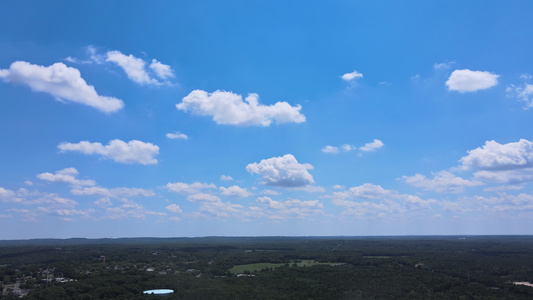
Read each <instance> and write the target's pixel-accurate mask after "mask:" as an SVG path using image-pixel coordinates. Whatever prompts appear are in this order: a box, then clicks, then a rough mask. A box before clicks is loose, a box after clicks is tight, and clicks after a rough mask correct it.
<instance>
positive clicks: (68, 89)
mask: <svg viewBox="0 0 533 300" xmlns="http://www.w3.org/2000/svg"><path fill="white" fill-rule="evenodd" d="M0 78H1V79H2V80H4V81H5V82H9V83H13V84H23V85H27V86H29V87H30V88H31V89H32V90H34V91H37V92H43V93H47V94H50V95H52V96H53V97H54V98H56V100H58V101H71V102H76V103H80V104H84V105H88V106H91V107H93V108H96V109H98V110H100V111H102V112H105V113H112V112H116V111H118V110H120V109H122V108H123V107H124V102H122V100H119V99H117V98H113V97H106V96H100V95H98V93H97V92H96V90H95V89H94V87H93V86H92V85H88V84H87V82H85V80H84V79H83V78H82V77H81V74H80V71H79V70H78V69H75V68H71V67H67V66H66V65H65V64H63V63H55V64H53V65H51V66H48V67H45V66H39V65H33V64H30V63H28V62H25V61H16V62H14V63H12V64H11V66H10V67H9V69H0Z"/></svg>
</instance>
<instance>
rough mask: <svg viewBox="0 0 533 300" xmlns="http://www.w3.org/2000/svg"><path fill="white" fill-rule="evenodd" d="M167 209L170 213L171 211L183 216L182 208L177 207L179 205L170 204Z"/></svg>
mask: <svg viewBox="0 0 533 300" xmlns="http://www.w3.org/2000/svg"><path fill="white" fill-rule="evenodd" d="M165 209H166V210H168V211H171V212H173V213H176V214H181V213H182V211H181V208H180V206H179V205H177V204H170V205H168V206H167V207H165Z"/></svg>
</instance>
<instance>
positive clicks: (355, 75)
mask: <svg viewBox="0 0 533 300" xmlns="http://www.w3.org/2000/svg"><path fill="white" fill-rule="evenodd" d="M341 78H342V80H345V81H352V80H354V79H357V78H363V74H361V73H359V72H357V71H355V70H354V71H353V72H352V73H346V74H344V75H342V76H341Z"/></svg>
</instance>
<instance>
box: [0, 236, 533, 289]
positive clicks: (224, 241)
mask: <svg viewBox="0 0 533 300" xmlns="http://www.w3.org/2000/svg"><path fill="white" fill-rule="evenodd" d="M147 241H156V242H155V243H148V242H147ZM157 241H159V243H158V242H157ZM47 242H48V243H46V244H44V245H43V244H42V243H37V244H24V245H20V244H17V245H4V246H2V247H0V280H1V287H0V288H1V289H2V290H3V293H2V295H1V296H0V299H18V297H19V294H17V293H23V294H24V295H25V296H24V298H25V299H160V298H159V297H157V296H148V295H143V293H142V292H143V291H144V290H149V289H158V288H165V289H173V290H174V291H175V293H174V294H172V295H169V296H167V297H166V298H165V299H502V298H504V299H532V298H533V288H532V287H528V286H521V285H515V284H513V282H518V281H520V282H523V281H526V282H527V281H528V282H533V238H532V237H466V239H458V238H457V237H426V238H420V237H419V238H415V237H406V238H404V239H402V238H346V237H335V238H303V237H302V238H212V239H210V238H202V239H174V240H173V239H155V240H151V239H142V240H138V242H137V243H136V242H134V240H132V239H127V240H126V242H125V243H119V242H116V240H112V241H107V240H106V241H105V242H103V243H95V242H94V241H91V242H90V243H85V242H84V241H83V240H76V242H75V243H74V242H72V241H70V242H69V243H65V242H64V241H59V242H58V243H55V244H54V243H49V241H47ZM304 259H305V260H316V261H319V262H327V263H330V264H326V265H316V266H308V267H299V266H297V265H296V264H293V263H291V262H294V261H295V260H304ZM252 263H278V264H279V263H282V264H283V265H282V266H281V267H278V268H265V269H263V270H260V271H257V272H252V273H249V272H247V273H249V274H246V275H247V276H241V277H238V276H236V275H235V274H232V273H230V272H229V271H228V270H229V269H231V268H232V267H233V266H235V265H243V264H252Z"/></svg>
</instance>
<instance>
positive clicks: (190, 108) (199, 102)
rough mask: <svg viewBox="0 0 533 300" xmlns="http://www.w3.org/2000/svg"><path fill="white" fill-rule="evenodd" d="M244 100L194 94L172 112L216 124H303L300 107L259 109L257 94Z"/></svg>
mask: <svg viewBox="0 0 533 300" xmlns="http://www.w3.org/2000/svg"><path fill="white" fill-rule="evenodd" d="M245 100H246V101H243V100H242V96H240V95H237V94H234V93H232V92H224V91H215V92H213V93H207V92H205V91H202V90H194V91H192V92H191V93H190V94H189V95H187V96H186V97H184V98H183V99H182V102H181V103H179V104H176V108H177V109H178V110H182V111H185V112H190V113H192V114H193V115H199V116H212V117H213V120H214V121H215V122H216V123H217V124H227V125H239V126H252V125H255V126H269V125H270V124H271V123H272V121H275V122H276V123H278V124H281V123H289V122H293V123H301V122H305V116H304V115H302V114H301V113H300V110H301V108H302V107H301V106H300V105H297V106H291V105H290V104H288V103H287V102H276V104H274V105H269V106H266V105H262V104H260V103H259V96H258V95H257V94H249V95H248V97H246V99H245Z"/></svg>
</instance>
